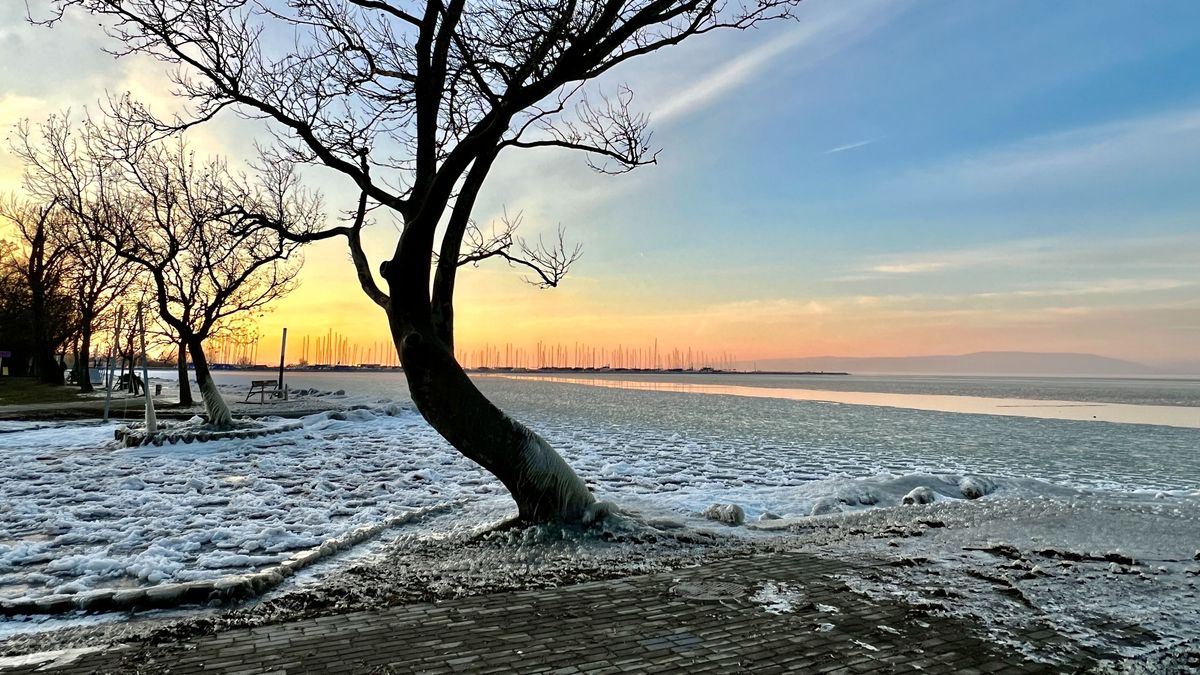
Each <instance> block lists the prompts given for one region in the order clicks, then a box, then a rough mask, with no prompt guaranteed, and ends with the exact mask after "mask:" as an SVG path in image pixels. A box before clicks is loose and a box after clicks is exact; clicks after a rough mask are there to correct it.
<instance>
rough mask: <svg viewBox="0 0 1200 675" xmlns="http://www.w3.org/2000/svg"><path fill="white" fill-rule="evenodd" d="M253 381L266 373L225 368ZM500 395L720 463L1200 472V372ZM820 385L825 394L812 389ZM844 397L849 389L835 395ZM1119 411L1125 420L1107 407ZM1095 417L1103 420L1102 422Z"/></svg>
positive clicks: (352, 379) (1174, 479) (567, 389)
mask: <svg viewBox="0 0 1200 675" xmlns="http://www.w3.org/2000/svg"><path fill="white" fill-rule="evenodd" d="M216 377H217V380H218V382H221V383H228V384H234V383H238V384H242V385H244V384H247V383H248V382H249V380H251V379H256V378H262V377H263V375H262V373H261V372H258V373H253V372H232V371H223V372H220V373H218V374H217V376H216ZM287 380H288V382H289V383H290V386H291V387H293V388H298V387H304V388H315V389H319V390H324V391H336V390H344V391H346V392H347V394H350V395H353V396H356V397H362V398H364V399H365V400H366V401H367V402H373V401H402V402H403V401H408V400H409V396H408V389H407V385H406V384H405V382H404V375H403V374H402V373H398V372H379V373H343V372H337V373H328V372H297V373H289V374H288V375H287ZM475 380H476V382H477V383H478V385H479V387H480V388H481V389H482V390H483V391H484V392H485V393H486V394H487V395H488V396H489V397H491V398H492V400H493V401H495V402H496V403H497V404H498V405H499V406H500V407H501V408H503V409H504V410H506V411H508V412H509V413H511V414H513V415H514V416H515V417H517V418H518V419H521V420H523V421H526V422H528V423H530V424H531V425H532V426H533V427H534V428H535V429H537V430H538V431H540V432H542V433H544V435H546V436H547V438H548V440H550V441H551V443H552V444H554V445H555V447H557V448H560V449H561V450H562V451H563V452H564V453H565V454H567V455H568V456H570V455H571V454H572V453H573V452H574V449H576V448H581V447H583V448H585V449H586V450H585V452H584V454H587V453H588V452H590V449H591V448H593V446H597V445H600V446H604V448H605V450H606V454H607V451H614V448H615V447H617V446H621V445H622V444H623V446H624V447H626V448H628V453H630V454H631V455H636V454H639V453H650V454H654V455H656V456H657V455H659V454H666V455H671V454H673V453H684V452H690V453H698V454H699V455H703V456H704V457H706V458H708V459H707V460H706V461H709V462H710V463H711V466H710V468H711V469H712V470H713V471H716V472H717V473H719V474H728V473H731V472H732V473H734V474H738V475H743V476H744V475H751V474H754V473H757V472H758V471H760V470H761V467H762V466H764V465H770V466H780V465H786V466H789V467H793V469H794V470H795V471H796V472H798V473H803V474H805V475H808V476H811V477H812V478H814V479H818V478H827V477H830V476H844V477H857V476H869V475H874V474H878V473H880V472H887V473H894V474H907V473H914V472H925V473H939V472H955V473H984V474H989V475H997V476H1005V477H1021V478H1025V477H1028V478H1034V479H1039V480H1045V481H1049V482H1052V483H1056V484H1061V485H1069V486H1072V487H1083V488H1092V489H1119V490H1159V489H1173V490H1180V489H1184V490H1187V489H1196V488H1197V487H1198V485H1200V430H1198V429H1196V428H1195V427H1197V426H1200V381H1197V380H1148V379H1129V380H1122V379H1091V378H983V377H911V376H896V377H880V376H873V377H857V376H849V377H846V376H780V375H749V374H747V375H672V374H644V375H643V374H639V375H630V374H612V375H598V376H584V377H576V376H570V377H568V376H563V375H561V374H559V375H553V376H551V375H523V376H509V375H477V376H476V377H475ZM814 392H815V393H814ZM835 399H837V400H835ZM1105 415H1108V416H1110V417H1120V418H1121V419H1119V420H1118V421H1119V422H1121V423H1114V422H1109V421H1102V420H1103V418H1104V416H1105ZM1093 417H1095V418H1096V419H1092V418H1093Z"/></svg>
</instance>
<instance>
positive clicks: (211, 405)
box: [187, 340, 233, 429]
mask: <svg viewBox="0 0 1200 675" xmlns="http://www.w3.org/2000/svg"><path fill="white" fill-rule="evenodd" d="M187 346H188V351H189V352H191V354H192V365H194V366H196V384H197V386H199V387H200V398H201V399H202V400H203V401H204V413H205V414H206V415H207V416H208V423H209V424H211V425H212V426H214V427H217V428H219V429H225V428H228V427H231V426H233V413H231V412H230V411H229V405H228V404H226V403H225V399H224V398H223V397H222V396H221V392H220V391H217V383H216V382H213V379H212V375H211V374H210V373H209V372H208V359H207V358H205V356H204V347H203V346H201V343H200V340H188V344H187Z"/></svg>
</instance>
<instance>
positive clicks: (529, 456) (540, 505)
mask: <svg viewBox="0 0 1200 675" xmlns="http://www.w3.org/2000/svg"><path fill="white" fill-rule="evenodd" d="M392 329H393V334H399V335H403V337H402V338H401V339H399V340H398V343H399V346H400V349H399V351H400V359H401V362H402V363H403V365H404V374H405V377H406V378H407V380H408V387H409V391H410V392H411V394H412V399H413V402H414V403H416V405H417V410H419V411H420V412H421V415H422V416H423V417H424V418H425V419H426V421H428V422H429V424H430V425H431V426H432V427H433V428H434V429H436V430H437V432H438V433H439V434H441V435H442V437H443V438H445V439H446V440H447V441H449V442H450V444H451V445H453V446H454V447H455V449H457V450H458V451H459V452H461V453H462V454H463V455H465V456H466V457H468V458H469V459H471V460H473V461H475V462H477V463H478V464H479V465H480V466H482V467H483V468H484V469H487V470H488V471H489V472H491V473H492V474H493V475H494V476H496V477H497V478H499V479H500V482H502V483H503V484H504V486H505V487H506V488H508V491H509V493H510V494H511V495H512V498H513V501H515V502H516V503H517V518H518V520H520V521H522V522H526V523H545V522H565V523H583V524H588V523H591V522H593V521H595V520H596V519H597V518H600V517H603V515H604V508H605V507H604V506H603V505H601V504H597V502H596V500H595V498H594V497H592V494H591V492H590V491H589V490H588V488H587V485H586V484H585V483H584V482H583V480H582V479H580V478H579V476H578V475H577V474H576V473H575V471H574V470H572V469H571V467H570V466H569V465H568V464H567V462H566V461H565V460H563V458H562V457H561V456H559V454H558V453H557V452H555V450H554V448H552V447H550V444H549V443H547V442H546V441H545V440H544V439H543V438H542V437H541V436H538V435H537V434H536V433H534V432H533V431H531V430H530V429H529V428H528V427H526V426H525V425H523V424H521V423H520V422H518V421H516V420H514V419H512V418H511V417H509V416H508V415H506V414H505V413H504V412H503V411H501V410H500V409H499V408H497V407H496V406H495V405H493V404H492V402H491V401H489V400H488V399H487V397H485V396H484V395H483V393H481V392H480V391H479V389H477V388H476V387H475V385H474V383H472V382H471V380H470V378H468V377H467V374H466V372H464V371H463V369H462V367H461V366H460V365H459V364H458V362H457V361H456V360H455V358H454V355H453V354H452V353H451V352H450V350H449V349H447V348H446V346H445V345H444V344H442V343H441V341H440V340H438V339H437V338H436V337H432V332H428V333H425V334H424V335H423V334H422V332H419V331H416V330H413V329H411V328H408V327H405V326H403V325H402V322H400V321H395V320H393V322H392Z"/></svg>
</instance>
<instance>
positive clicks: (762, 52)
mask: <svg viewBox="0 0 1200 675" xmlns="http://www.w3.org/2000/svg"><path fill="white" fill-rule="evenodd" d="M899 4H900V3H885V2H880V1H878V0H857V1H853V2H851V1H845V0H844V1H843V2H839V3H837V4H826V5H820V6H819V7H818V9H817V10H815V11H811V12H808V11H806V12H805V13H802V14H801V15H800V17H799V18H800V23H799V25H798V26H796V27H795V28H793V29H791V30H789V31H787V32H785V33H783V34H782V35H779V36H777V37H775V38H772V39H771V40H769V41H767V42H765V43H763V44H761V45H760V46H758V47H756V48H754V49H751V50H750V51H747V52H745V53H743V54H741V55H740V56H737V57H735V58H733V59H732V60H731V61H729V63H727V64H725V65H724V66H721V67H720V68H717V69H716V70H713V71H712V72H709V73H707V74H704V75H701V76H699V78H698V79H696V80H695V81H694V82H692V83H691V84H688V85H687V86H684V87H681V88H679V89H677V90H675V91H674V92H671V93H670V94H669V95H668V96H666V97H664V98H665V102H664V103H662V104H661V105H659V106H658V107H657V108H655V109H654V110H653V111H652V113H651V119H653V120H654V121H655V122H664V121H668V120H671V119H673V118H677V117H682V116H684V115H686V114H688V113H690V112H693V111H695V110H698V109H700V108H703V107H704V106H707V105H709V104H711V103H712V102H714V101H716V100H717V99H719V98H721V97H722V96H725V95H726V94H728V93H730V92H731V91H733V90H734V89H736V88H737V87H740V86H742V85H744V84H746V83H747V82H749V81H752V80H753V79H754V78H755V77H756V76H757V75H758V74H759V73H760V72H761V71H763V70H764V69H765V68H766V67H767V66H768V65H771V64H774V63H778V62H779V60H780V58H781V57H782V56H783V55H784V54H786V53H788V52H793V51H796V50H800V49H801V48H804V52H803V54H801V55H799V56H795V55H793V56H792V57H791V63H792V64H793V65H794V64H795V62H796V60H797V58H799V59H802V60H804V61H809V62H811V61H816V60H818V59H819V58H822V57H824V56H827V55H828V54H830V53H831V52H834V51H840V50H841V49H844V48H846V47H847V46H849V45H851V44H852V43H854V42H855V41H856V40H857V39H859V38H861V37H863V36H865V35H867V34H868V33H870V32H872V31H874V30H875V29H877V28H879V27H880V26H882V25H883V24H885V23H887V22H888V21H890V20H891V18H892V17H893V16H894V15H895V14H896V11H897V10H896V7H897V6H898V5H899Z"/></svg>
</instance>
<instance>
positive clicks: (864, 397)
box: [488, 374, 1200, 428]
mask: <svg viewBox="0 0 1200 675" xmlns="http://www.w3.org/2000/svg"><path fill="white" fill-rule="evenodd" d="M488 377H496V378H504V379H510V380H525V381H534V382H555V383H560V384H582V385H587V386H590V387H607V388H612V389H637V390H642V391H656V392H674V393H680V394H718V395H725V396H745V397H751V398H779V399H788V400H793V401H817V402H821V403H841V404H847V405H874V406H884V407H888V408H908V409H910V410H933V411H939V412H952V413H970V414H977V415H1009V416H1016V417H1037V418H1042V419H1058V420H1078V421H1088V422H1092V421H1095V422H1115V423H1118V424H1156V425H1163V426H1173V427H1189V428H1200V408H1195V407H1186V406H1163V405H1135V404H1128V403H1103V402H1087V401H1052V400H1042V399H1021V398H989V397H983V396H951V395H945V394H895V393H883V392H857V391H831V390H819V389H800V388H783V387H751V386H745V385H723V384H707V383H705V384H701V383H693V382H666V381H642V380H616V379H609V378H594V377H560V376H548V375H511V374H497V375H489V376H488Z"/></svg>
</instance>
